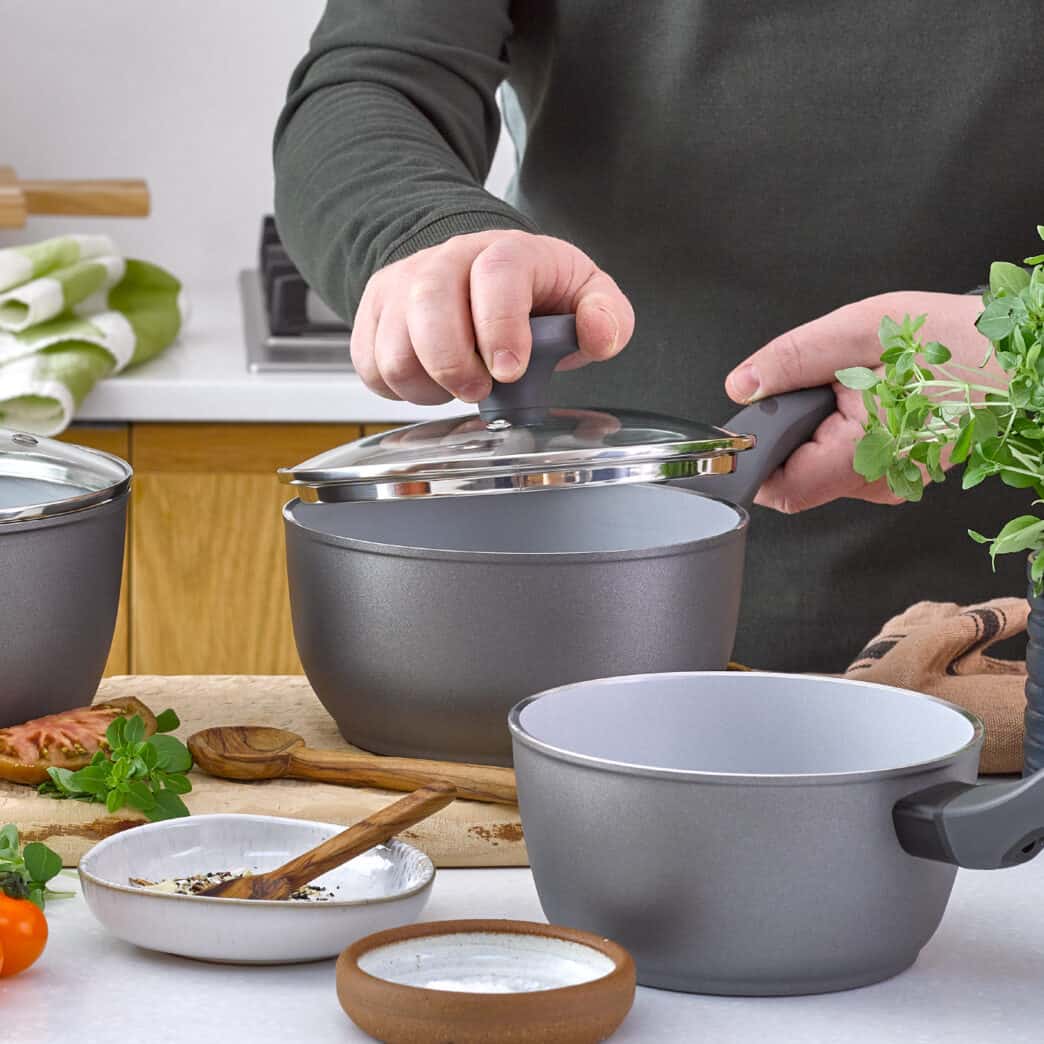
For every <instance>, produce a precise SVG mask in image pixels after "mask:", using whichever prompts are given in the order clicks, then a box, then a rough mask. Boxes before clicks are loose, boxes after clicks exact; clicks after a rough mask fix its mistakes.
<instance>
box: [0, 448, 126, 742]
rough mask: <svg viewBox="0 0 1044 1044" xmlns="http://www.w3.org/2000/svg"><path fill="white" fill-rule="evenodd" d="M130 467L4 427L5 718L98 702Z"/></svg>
mask: <svg viewBox="0 0 1044 1044" xmlns="http://www.w3.org/2000/svg"><path fill="white" fill-rule="evenodd" d="M130 484H131V468H130V465H129V464H127V463H126V462H125V461H123V460H120V459H119V458H118V457H114V456H112V455H111V454H108V453H102V452H100V451H97V450H92V449H87V448H86V447H83V446H75V445H72V444H70V443H65V442H57V441H54V440H52V439H42V438H38V437H37V436H35V435H29V434H26V433H24V432H14V431H7V430H3V429H0V582H2V584H3V598H4V614H3V620H2V622H0V727H2V726H4V725H13V724H17V723H19V722H23V721H26V720H28V719H30V718H38V717H42V716H43V715H46V714H53V713H55V712H57V711H62V710H68V709H70V708H72V707H81V706H83V705H84V704H87V703H90V702H91V699H92V698H93V697H94V693H95V691H96V690H97V688H98V682H99V681H100V680H101V676H102V671H103V670H104V667H105V660H106V658H107V657H108V655H109V647H110V646H111V644H112V636H113V630H114V628H115V625H116V609H117V606H118V604H119V599H120V581H121V578H122V575H123V544H124V532H125V529H126V523H127V501H128V498H129V496H130Z"/></svg>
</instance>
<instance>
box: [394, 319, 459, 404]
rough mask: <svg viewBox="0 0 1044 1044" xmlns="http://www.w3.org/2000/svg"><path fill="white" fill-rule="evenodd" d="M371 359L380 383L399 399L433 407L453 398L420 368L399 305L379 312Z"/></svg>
mask: <svg viewBox="0 0 1044 1044" xmlns="http://www.w3.org/2000/svg"><path fill="white" fill-rule="evenodd" d="M374 359H375V362H376V365H377V371H378V374H379V377H380V380H381V381H382V382H383V383H384V384H385V385H386V386H387V387H388V388H390V389H391V391H392V392H393V393H394V394H395V395H396V396H398V397H399V398H400V399H406V400H408V401H409V402H415V403H418V404H419V405H421V406H435V405H437V404H438V403H442V402H448V401H449V400H450V399H452V398H453V396H452V395H450V393H449V392H448V391H446V389H445V388H443V387H441V386H440V385H438V384H436V383H435V381H433V380H432V379H431V377H429V376H428V374H427V373H426V372H425V370H424V367H423V366H421V363H420V360H419V359H418V358H417V355H416V353H415V352H414V350H413V344H412V342H411V341H410V334H409V330H408V328H407V326H406V314H405V309H404V308H403V306H402V304H401V303H400V304H399V305H398V307H389V306H386V307H385V308H384V309H383V310H382V311H381V316H380V319H379V321H378V323H377V334H376V336H375V338H374Z"/></svg>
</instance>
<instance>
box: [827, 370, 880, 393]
mask: <svg viewBox="0 0 1044 1044" xmlns="http://www.w3.org/2000/svg"><path fill="white" fill-rule="evenodd" d="M834 376H835V377H836V378H837V379H838V380H839V381H840V382H841V383H842V384H843V385H844V386H845V387H846V388H853V389H855V390H856V391H862V390H864V389H868V388H873V387H874V386H875V385H876V384H877V382H878V380H880V378H879V377H878V376H877V374H876V373H874V371H873V370H868V369H867V368H866V367H865V366H850V367H849V368H848V369H846V370H838V371H837V373H836V374H834Z"/></svg>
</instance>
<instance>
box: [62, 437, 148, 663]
mask: <svg viewBox="0 0 1044 1044" xmlns="http://www.w3.org/2000/svg"><path fill="white" fill-rule="evenodd" d="M59 438H60V439H61V440H62V441H63V442H74V443H76V444H77V445H79V446H89V447H90V448H91V449H98V450H104V451H105V452H106V453H115V454H116V456H117V457H122V458H123V459H124V460H126V461H130V429H129V428H128V426H127V425H126V424H110V425H102V424H97V425H95V424H76V425H73V427H71V428H69V429H68V430H67V431H66V432H65V433H64V434H63V435H60V436H59ZM128 511H129V516H128V519H127V540H128V545H129V542H130V533H131V526H132V525H133V522H132V519H133V513H134V494H133V492H132V493H131V502H130V505H129V506H128ZM129 569H130V553H129V547H128V549H127V550H126V551H124V555H123V585H122V587H121V589H120V608H119V611H118V612H117V614H116V631H115V633H114V634H113V638H112V648H111V649H110V650H109V659H108V660H107V661H106V663H105V674H106V675H110V674H129V673H130V627H129V626H128V622H127V620H128V617H129V615H130V612H129V603H130V578H129Z"/></svg>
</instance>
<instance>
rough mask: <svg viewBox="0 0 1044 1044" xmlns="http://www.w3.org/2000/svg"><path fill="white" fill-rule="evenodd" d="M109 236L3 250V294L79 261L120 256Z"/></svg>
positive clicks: (65, 238) (47, 241)
mask: <svg viewBox="0 0 1044 1044" xmlns="http://www.w3.org/2000/svg"><path fill="white" fill-rule="evenodd" d="M118 253H119V251H118V250H117V249H116V244H115V243H113V241H112V240H111V239H110V238H109V237H108V236H56V237H55V238H54V239H43V240H41V241H40V242H39V243H28V244H26V245H25V246H15V247H7V248H5V249H3V250H0V291H3V290H10V289H11V287H13V286H21V285H22V283H28V282H29V280H31V279H38V278H39V277H40V276H45V275H49V274H50V273H51V272H54V271H55V270H56V269H59V268H68V267H69V266H70V265H75V264H76V262H77V261H86V260H87V259H88V258H92V257H111V256H112V255H114V254H118Z"/></svg>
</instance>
